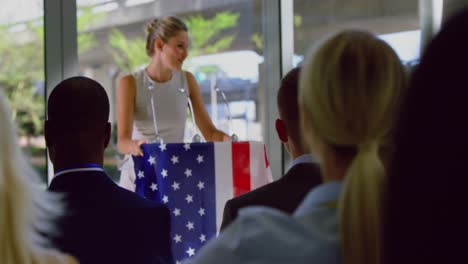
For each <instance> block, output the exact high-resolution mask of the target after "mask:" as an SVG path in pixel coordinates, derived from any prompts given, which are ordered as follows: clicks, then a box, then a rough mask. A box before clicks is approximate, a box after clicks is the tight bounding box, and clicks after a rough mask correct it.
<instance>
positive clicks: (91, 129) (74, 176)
mask: <svg viewBox="0 0 468 264" xmlns="http://www.w3.org/2000/svg"><path fill="white" fill-rule="evenodd" d="M108 118H109V99H108V97H107V94H106V91H105V90H104V88H103V87H102V86H101V85H100V84H99V83H97V82H96V81H94V80H91V79H89V78H86V77H73V78H70V79H67V80H64V81H62V82H61V83H60V84H58V85H57V86H56V87H55V88H54V90H53V91H52V93H51V94H50V97H49V100H48V120H47V121H46V123H45V137H46V143H47V147H48V149H49V154H50V159H51V161H52V163H53V165H54V171H55V176H54V178H53V180H52V182H51V184H50V186H49V191H51V192H56V193H60V194H61V196H63V200H64V204H65V208H64V209H63V214H64V215H63V217H61V218H60V219H58V220H57V223H56V224H57V229H58V230H57V231H58V232H56V233H54V234H47V235H48V236H49V237H51V240H52V242H53V243H54V245H55V246H56V247H57V248H58V249H60V250H62V251H64V252H67V253H70V254H71V255H73V256H75V257H77V258H78V260H79V261H80V263H172V261H173V260H172V253H171V248H170V245H171V243H170V234H169V232H170V219H169V218H170V215H169V210H168V209H167V208H166V207H165V206H164V205H161V204H157V203H154V202H152V201H149V200H146V199H144V198H141V197H139V196H138V195H136V194H135V193H132V192H130V191H127V190H125V189H123V188H120V187H119V186H118V185H116V184H115V183H114V182H113V181H112V180H111V179H110V178H109V177H108V176H107V175H106V173H105V172H104V170H103V168H102V165H103V159H104V149H105V148H106V147H107V145H108V143H109V139H110V135H111V128H110V123H109V122H108Z"/></svg>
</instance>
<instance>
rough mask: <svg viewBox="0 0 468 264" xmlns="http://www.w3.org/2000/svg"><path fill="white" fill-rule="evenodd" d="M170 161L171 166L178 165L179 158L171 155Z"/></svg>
mask: <svg viewBox="0 0 468 264" xmlns="http://www.w3.org/2000/svg"><path fill="white" fill-rule="evenodd" d="M171 161H172V164H176V163H179V157H177V156H176V155H172V158H171Z"/></svg>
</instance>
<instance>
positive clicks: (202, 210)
mask: <svg viewBox="0 0 468 264" xmlns="http://www.w3.org/2000/svg"><path fill="white" fill-rule="evenodd" d="M198 213H199V214H200V216H204V215H205V208H200V210H198Z"/></svg>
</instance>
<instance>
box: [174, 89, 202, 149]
mask: <svg viewBox="0 0 468 264" xmlns="http://www.w3.org/2000/svg"><path fill="white" fill-rule="evenodd" d="M179 91H180V92H181V93H183V94H184V95H185V96H186V97H187V103H188V105H189V109H190V115H192V123H193V124H192V125H193V131H194V134H195V135H194V136H193V138H192V142H197V143H198V142H201V136H200V134H199V133H198V127H197V122H196V120H195V112H194V111H193V105H192V100H190V96H188V94H187V93H186V92H185V89H184V88H179Z"/></svg>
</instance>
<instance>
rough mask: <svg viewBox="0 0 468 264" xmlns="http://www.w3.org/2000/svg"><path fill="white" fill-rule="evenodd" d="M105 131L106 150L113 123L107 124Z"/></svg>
mask: <svg viewBox="0 0 468 264" xmlns="http://www.w3.org/2000/svg"><path fill="white" fill-rule="evenodd" d="M104 129H105V131H104V133H105V135H104V148H107V146H108V145H109V141H110V138H111V134H112V129H111V123H109V122H107V124H106V127H105V128H104Z"/></svg>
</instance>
